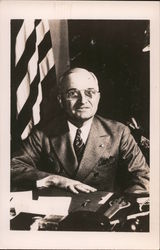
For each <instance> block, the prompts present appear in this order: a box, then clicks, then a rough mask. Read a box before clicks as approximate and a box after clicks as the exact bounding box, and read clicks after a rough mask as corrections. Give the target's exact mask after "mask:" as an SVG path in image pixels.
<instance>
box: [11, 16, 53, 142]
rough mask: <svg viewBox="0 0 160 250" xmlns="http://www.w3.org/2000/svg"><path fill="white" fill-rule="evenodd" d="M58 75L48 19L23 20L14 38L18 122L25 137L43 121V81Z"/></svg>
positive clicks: (14, 76) (14, 79)
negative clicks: (33, 127) (41, 106)
mask: <svg viewBox="0 0 160 250" xmlns="http://www.w3.org/2000/svg"><path fill="white" fill-rule="evenodd" d="M51 72H52V74H53V75H55V66H54V56H53V50H52V42H51V37H50V31H49V24H48V21H47V20H23V21H22V25H21V26H20V27H19V31H18V32H17V36H16V39H15V68H14V74H13V81H14V83H13V84H14V85H15V89H16V97H17V98H16V99H17V126H18V129H19V134H21V138H22V139H25V138H26V137H27V136H28V134H29V132H30V130H31V128H32V126H33V125H35V124H37V123H38V122H39V121H40V104H41V102H42V98H43V94H42V84H43V83H44V82H45V79H47V75H48V74H51Z"/></svg>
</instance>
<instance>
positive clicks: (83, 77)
mask: <svg viewBox="0 0 160 250" xmlns="http://www.w3.org/2000/svg"><path fill="white" fill-rule="evenodd" d="M64 82H65V84H66V85H68V86H69V85H71V86H73V87H74V86H75V87H77V88H78V87H79V88H80V87H85V88H98V81H97V78H96V77H95V76H94V75H93V73H91V72H89V71H87V70H77V71H76V70H75V71H73V72H70V73H69V74H68V75H67V76H66V77H65V79H64Z"/></svg>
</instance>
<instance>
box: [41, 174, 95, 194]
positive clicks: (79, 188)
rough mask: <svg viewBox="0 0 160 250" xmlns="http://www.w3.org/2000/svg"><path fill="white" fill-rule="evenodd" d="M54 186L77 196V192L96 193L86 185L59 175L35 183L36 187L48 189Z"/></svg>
mask: <svg viewBox="0 0 160 250" xmlns="http://www.w3.org/2000/svg"><path fill="white" fill-rule="evenodd" d="M50 186H55V187H59V188H63V189H66V190H69V191H71V192H72V193H75V194H78V193H79V192H84V193H90V192H95V191H97V189H96V188H93V187H91V186H89V185H87V184H84V183H82V182H80V181H77V180H72V179H69V178H66V177H63V176H60V175H50V176H47V177H45V178H43V179H41V180H38V181H37V187H38V188H41V187H46V188H47V187H50Z"/></svg>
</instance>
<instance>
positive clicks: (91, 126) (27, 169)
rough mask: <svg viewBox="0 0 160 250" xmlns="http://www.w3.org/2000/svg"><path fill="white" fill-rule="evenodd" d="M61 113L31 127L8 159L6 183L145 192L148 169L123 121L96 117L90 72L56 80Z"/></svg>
mask: <svg viewBox="0 0 160 250" xmlns="http://www.w3.org/2000/svg"><path fill="white" fill-rule="evenodd" d="M58 100H59V103H60V105H61V107H62V108H63V110H64V116H61V117H57V118H56V119H54V120H53V121H52V122H51V123H50V124H48V125H47V126H46V127H45V128H40V127H39V126H37V127H35V128H34V129H33V130H32V132H31V134H30V135H29V136H28V138H27V139H26V140H25V141H24V142H23V145H22V148H21V149H20V151H19V152H17V153H16V154H15V155H14V156H13V158H12V169H11V184H12V187H18V188H26V187H27V188H33V187H38V188H41V187H53V188H54V187H59V188H62V189H67V190H70V191H71V192H73V193H79V192H86V193H88V192H94V191H96V190H106V191H112V192H116V191H124V192H131V193H139V192H148V189H149V187H148V186H149V167H148V165H147V163H146V161H145V158H144V156H143V154H142V152H141V150H140V149H139V147H138V146H137V143H136V142H135V140H134V138H133V137H132V135H131V133H130V130H129V129H128V127H126V126H125V125H123V124H121V123H119V122H116V121H112V120H108V119H105V118H102V117H100V116H96V115H95V114H96V111H97V108H98V103H99V100H100V93H99V87H98V81H97V78H96V76H95V75H94V74H93V73H92V72H89V71H87V70H85V69H82V68H75V69H71V70H69V71H68V72H66V73H65V74H64V75H63V76H62V77H61V79H60V83H59V95H58Z"/></svg>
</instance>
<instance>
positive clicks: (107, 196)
mask: <svg viewBox="0 0 160 250" xmlns="http://www.w3.org/2000/svg"><path fill="white" fill-rule="evenodd" d="M112 195H113V193H108V194H107V195H105V196H103V197H101V200H100V201H99V202H98V204H104V203H105V202H106V201H108V200H109V198H110V197H111V196H112Z"/></svg>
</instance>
